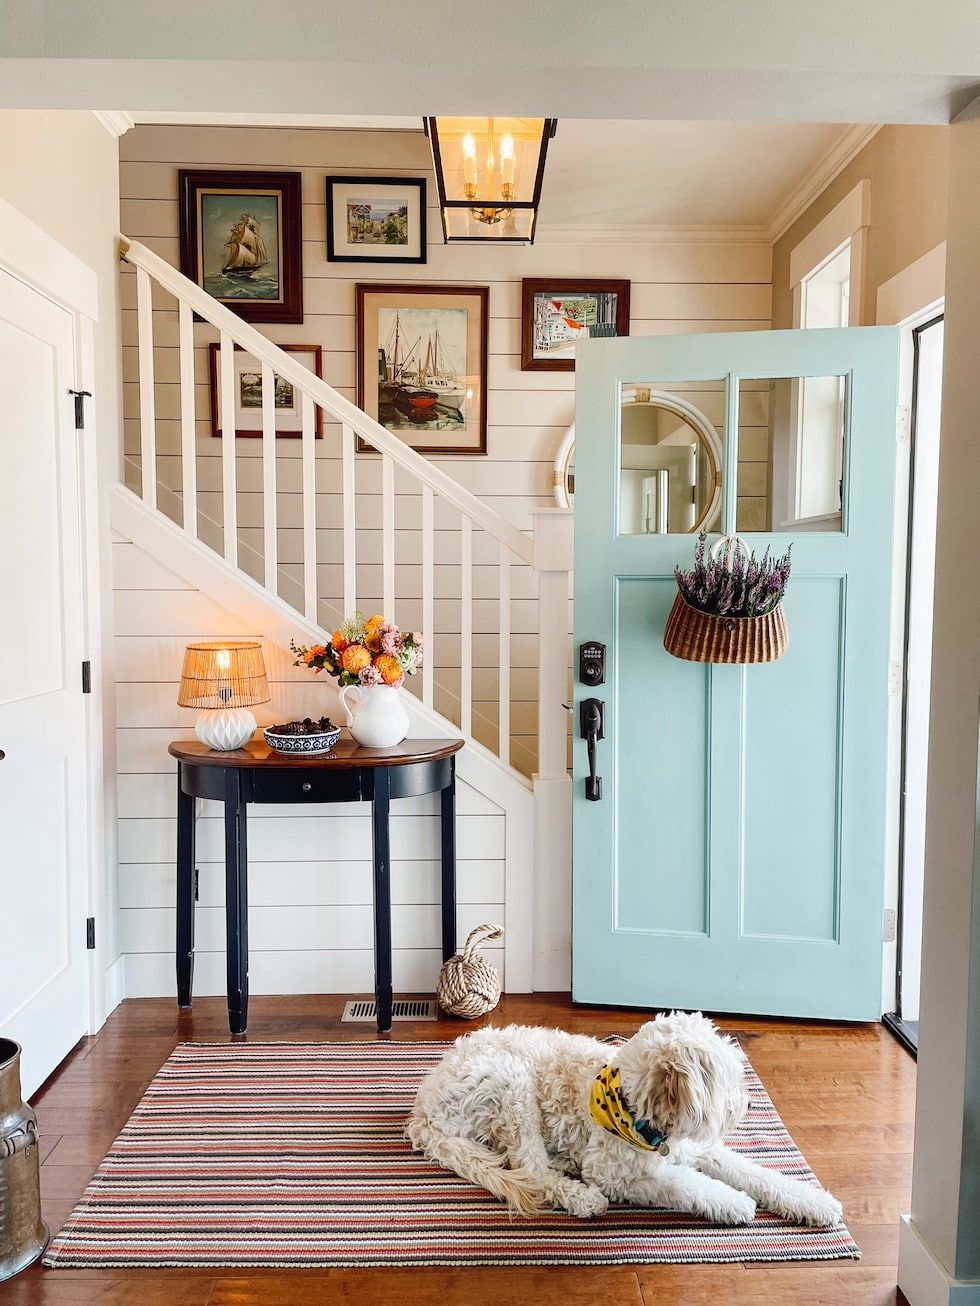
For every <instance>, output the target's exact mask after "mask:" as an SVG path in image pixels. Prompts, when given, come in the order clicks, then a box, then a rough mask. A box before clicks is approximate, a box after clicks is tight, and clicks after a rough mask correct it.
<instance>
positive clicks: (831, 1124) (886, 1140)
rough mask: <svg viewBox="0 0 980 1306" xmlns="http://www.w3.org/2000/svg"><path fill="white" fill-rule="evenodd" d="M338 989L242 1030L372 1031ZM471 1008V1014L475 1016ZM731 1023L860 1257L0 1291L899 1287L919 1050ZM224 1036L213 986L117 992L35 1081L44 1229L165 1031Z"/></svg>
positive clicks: (552, 1295) (434, 1295)
mask: <svg viewBox="0 0 980 1306" xmlns="http://www.w3.org/2000/svg"><path fill="white" fill-rule="evenodd" d="M342 1008H343V999H342V998H340V997H285V998H253V999H252V1001H251V1003H250V1010H249V1038H250V1039H252V1040H259V1041H260V1040H263V1039H300V1040H311V1041H313V1040H317V1039H333V1040H337V1039H344V1040H350V1041H354V1040H367V1041H370V1040H372V1039H374V1038H376V1037H377V1036H376V1034H375V1032H374V1030H373V1028H372V1027H370V1026H364V1025H342V1024H341V1023H340V1013H341V1010H342ZM490 1020H491V1021H492V1022H493V1023H495V1024H506V1023H508V1022H511V1021H514V1022H520V1023H522V1024H542V1025H555V1026H561V1027H563V1028H566V1029H571V1030H576V1031H579V1032H582V1033H595V1034H605V1033H619V1032H622V1033H627V1034H628V1033H630V1032H631V1031H632V1030H634V1029H635V1028H636V1027H637V1025H639V1024H640V1023H641V1022H642V1020H643V1016H642V1014H641V1013H637V1012H635V1011H613V1010H606V1009H602V1010H597V1009H589V1008H582V1007H572V1006H571V1004H570V1002H569V1000H568V998H567V996H565V995H562V994H550V995H549V994H535V995H533V996H528V997H506V998H504V1000H503V1001H502V1003H501V1005H500V1007H499V1009H498V1010H497V1011H496V1012H494V1013H493V1016H492V1017H491V1018H490ZM478 1023H479V1022H478ZM718 1023H719V1025H720V1026H722V1027H723V1028H725V1029H728V1030H731V1031H732V1032H734V1033H737V1034H738V1036H739V1038H740V1040H741V1041H742V1043H743V1046H744V1047H745V1050H746V1052H747V1054H748V1055H749V1057H750V1059H751V1060H752V1063H753V1065H754V1066H755V1068H756V1070H757V1071H758V1073H759V1075H760V1077H761V1078H762V1081H763V1083H764V1084H765V1085H766V1088H767V1089H768V1090H769V1093H770V1095H771V1097H772V1099H773V1102H774V1103H775V1105H776V1109H777V1110H778V1111H779V1113H780V1114H781V1116H782V1117H783V1120H784V1121H785V1122H786V1125H787V1127H788V1129H789V1131H790V1133H791V1134H792V1135H793V1137H794V1138H795V1140H796V1142H797V1144H798V1145H799V1147H800V1149H801V1150H802V1151H803V1153H804V1155H805V1156H806V1158H807V1160H808V1161H809V1162H810V1164H811V1165H812V1167H813V1168H814V1170H815V1171H816V1173H817V1175H818V1176H819V1177H820V1179H821V1181H822V1182H823V1183H824V1184H826V1186H827V1187H828V1188H829V1189H830V1190H831V1191H832V1192H834V1193H836V1195H837V1196H838V1197H839V1198H840V1199H841V1201H842V1202H843V1203H844V1211H845V1215H846V1218H847V1222H848V1225H849V1226H850V1229H851V1232H852V1233H853V1235H854V1237H855V1239H856V1241H857V1243H858V1245H859V1246H860V1247H861V1249H862V1252H863V1257H862V1259H861V1260H860V1261H857V1262H851V1261H832V1262H824V1263H814V1264H788V1265H786V1264H784V1265H761V1264H750V1265H715V1266H711V1265H707V1266H699V1265H687V1266H683V1265H682V1266H671V1265H652V1266H649V1267H635V1268H634V1267H623V1268H617V1267H611V1268H596V1269H583V1268H581V1267H578V1268H569V1269H566V1268H563V1267H554V1268H535V1269H521V1268H514V1269H507V1268H500V1269H468V1270H421V1269H411V1270H332V1271H289V1272H282V1271H274V1270H265V1271H262V1270H250V1271H247V1272H238V1273H236V1272H234V1271H228V1272H221V1271H215V1270H213V1269H208V1270H201V1271H196V1270H143V1271H132V1270H84V1271H83V1270H42V1269H41V1268H40V1266H32V1267H31V1269H29V1270H27V1271H25V1272H24V1273H23V1274H21V1275H20V1276H18V1277H17V1278H16V1279H14V1280H12V1281H10V1282H8V1283H6V1284H4V1285H0V1303H2V1306H7V1304H8V1303H10V1306H89V1303H92V1304H93V1306H94V1303H96V1302H98V1303H100V1306H130V1303H132V1302H139V1303H140V1306H158V1304H159V1306H308V1304H312V1303H335V1302H336V1303H355V1302H356V1303H357V1306H382V1304H384V1306H391V1304H404V1306H423V1304H424V1306H429V1304H430V1303H439V1306H468V1304H471V1303H480V1306H483V1304H484V1303H494V1306H497V1304H501V1306H525V1304H526V1306H549V1303H555V1304H558V1303H560V1306H587V1304H591V1303H598V1302H599V1301H600V1300H601V1301H603V1302H608V1303H614V1304H615V1306H662V1304H663V1303H676V1304H678V1306H680V1304H683V1306H700V1304H701V1303H708V1302H712V1303H715V1302H725V1303H728V1302H745V1303H748V1304H749V1306H756V1304H759V1306H761V1303H780V1302H786V1303H792V1306H825V1304H826V1306H838V1303H846V1306H885V1304H886V1303H894V1302H896V1301H900V1300H901V1298H900V1297H899V1296H898V1295H897V1293H896V1289H895V1286H894V1285H895V1265H896V1260H897V1256H898V1218H899V1215H900V1214H901V1213H902V1212H904V1211H907V1210H908V1208H909V1187H910V1179H911V1165H912V1155H911V1154H912V1118H913V1106H914V1100H915V1063H914V1062H913V1060H912V1058H911V1057H910V1056H909V1055H908V1054H907V1053H906V1052H905V1051H904V1050H903V1049H902V1048H901V1047H900V1046H899V1045H898V1043H897V1042H896V1041H895V1040H894V1039H893V1038H892V1037H891V1036H890V1035H889V1034H888V1033H887V1032H886V1031H885V1030H884V1029H882V1028H880V1027H878V1026H874V1025H863V1026H843V1025H818V1024H810V1023H803V1022H791V1021H776V1020H768V1021H767V1020H754V1019H739V1018H732V1019H719V1021H718ZM464 1028H469V1026H464V1025H462V1023H461V1022H459V1021H450V1020H445V1019H443V1020H440V1021H437V1022H436V1023H434V1024H433V1023H431V1022H427V1023H419V1024H398V1025H396V1026H395V1030H394V1033H393V1035H392V1037H393V1038H394V1039H395V1040H397V1039H400V1038H401V1039H450V1038H455V1037H457V1036H458V1035H459V1034H460V1033H461V1032H463V1030H464ZM228 1037H229V1035H228V1026H227V1019H226V1012H225V1005H224V1002H223V1001H221V1000H219V999H215V998H202V999H198V1000H197V1002H196V1003H195V1006H194V1010H193V1012H178V1011H177V1009H176V1008H175V1006H174V1003H173V1001H171V1000H168V999H144V1000H138V1001H130V1002H125V1003H123V1005H122V1006H121V1007H119V1008H118V1009H117V1010H116V1012H114V1014H113V1015H112V1016H111V1017H110V1019H109V1020H108V1022H107V1023H106V1025H105V1027H104V1028H103V1029H102V1030H101V1031H100V1033H99V1034H98V1035H97V1036H96V1037H95V1038H90V1039H84V1040H83V1041H82V1042H81V1043H80V1044H79V1045H78V1047H77V1048H76V1049H75V1050H74V1051H73V1052H72V1054H71V1055H70V1056H69V1057H68V1059H67V1060H66V1061H65V1062H64V1064H63V1065H62V1066H61V1067H60V1069H59V1070H58V1071H57V1072H56V1073H55V1074H54V1075H53V1076H52V1078H51V1079H50V1080H49V1081H48V1083H47V1084H46V1085H45V1086H44V1088H43V1089H42V1090H41V1092H40V1093H39V1094H37V1095H36V1097H35V1101H34V1105H35V1106H36V1109H37V1113H38V1119H39V1123H40V1127H41V1132H42V1136H41V1157H42V1165H41V1196H42V1201H43V1205H44V1214H45V1219H46V1220H47V1221H48V1223H49V1225H50V1227H51V1229H52V1231H54V1230H56V1229H58V1228H60V1227H61V1225H62V1224H63V1223H64V1221H65V1220H66V1219H67V1217H68V1214H69V1212H70V1211H71V1209H72V1207H73V1205H74V1203H75V1201H76V1199H77V1198H78V1196H79V1194H80V1193H81V1192H82V1189H83V1188H84V1187H85V1184H86V1183H87V1182H88V1179H89V1178H90V1176H91V1175H92V1173H93V1171H94V1170H95V1168H96V1166H97V1165H98V1163H99V1162H100V1161H101V1160H102V1157H103V1156H104V1155H105V1153H106V1151H107V1150H108V1148H109V1146H110V1144H111V1143H112V1141H113V1140H114V1138H115V1137H116V1135H117V1134H118V1132H119V1130H120V1129H121V1128H122V1126H123V1125H124V1124H125V1122H126V1120H127V1118H128V1116H129V1114H130V1112H131V1111H132V1109H133V1107H134V1106H135V1105H136V1103H137V1102H138V1101H139V1099H140V1097H141V1096H142V1094H143V1092H144V1090H145V1088H146V1086H147V1084H148V1083H149V1081H150V1079H151V1078H152V1077H153V1075H154V1074H155V1073H156V1071H157V1070H158V1069H159V1067H160V1065H161V1064H162V1063H163V1061H164V1060H165V1059H166V1058H167V1056H168V1055H169V1053H170V1051H171V1049H172V1048H173V1047H174V1045H175V1044H176V1043H178V1042H181V1041H189V1040H211V1041H215V1040H224V1039H227V1038H228Z"/></svg>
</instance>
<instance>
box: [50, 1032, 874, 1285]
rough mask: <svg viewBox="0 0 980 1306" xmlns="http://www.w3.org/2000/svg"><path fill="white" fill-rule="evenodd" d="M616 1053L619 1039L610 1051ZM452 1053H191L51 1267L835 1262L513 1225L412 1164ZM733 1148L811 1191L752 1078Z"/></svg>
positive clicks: (586, 1227) (826, 1241) (676, 1220)
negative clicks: (428, 1077)
mask: <svg viewBox="0 0 980 1306" xmlns="http://www.w3.org/2000/svg"><path fill="white" fill-rule="evenodd" d="M617 1041H618V1040H617ZM448 1046H449V1045H448V1044H446V1043H247V1044H202V1043H184V1044H181V1045H180V1046H178V1047H177V1048H176V1050H175V1051H174V1053H173V1055H172V1056H171V1057H170V1059H169V1060H168V1061H167V1063H166V1064H165V1065H164V1066H163V1068H162V1069H161V1070H160V1072H159V1073H158V1074H157V1076H156V1078H155V1079H154V1080H153V1082H152V1083H151V1084H150V1087H149V1088H148V1089H147V1091H146V1094H145V1096H144V1097H143V1099H142V1101H141V1102H140V1104H139V1106H138V1107H137V1108H136V1110H135V1111H134V1113H133V1115H132V1117H131V1118H130V1120H129V1122H128V1124H127V1125H126V1126H125V1128H124V1129H123V1131H122V1133H121V1134H120V1135H119V1137H118V1138H117V1139H116V1141H115V1143H113V1145H112V1148H111V1150H110V1152H109V1155H108V1156H107V1157H106V1158H105V1160H104V1161H103V1162H102V1164H101V1165H100V1166H99V1169H98V1171H97V1172H96V1174H95V1177H94V1178H93V1179H92V1181H91V1183H90V1184H89V1186H88V1188H87V1189H86V1191H85V1193H84V1195H83V1196H82V1198H81V1200H80V1201H79V1203H78V1205H77V1206H76V1207H75V1210H74V1211H73V1212H72V1215H71V1217H70V1218H69V1220H68V1222H67V1224H66V1225H65V1227H64V1228H63V1229H62V1231H61V1232H60V1233H59V1234H58V1236H57V1237H56V1238H54V1239H53V1241H52V1242H51V1245H50V1247H49V1249H48V1252H47V1254H46V1255H45V1257H44V1264H45V1265H48V1266H54V1267H93V1268H97V1267H117V1266H136V1267H141V1266H142V1267H147V1268H149V1267H152V1266H222V1267H240V1268H246V1267H256V1266H282V1267H283V1268H287V1267H320V1268H326V1267H331V1266H348V1267H350V1266H379V1265H389V1266H408V1265H442V1266H461V1265H623V1264H650V1263H654V1262H660V1261H665V1262H666V1261H670V1262H685V1261H791V1260H832V1259H837V1258H846V1257H852V1256H858V1255H860V1253H859V1251H858V1248H857V1246H856V1245H855V1243H854V1241H853V1239H852V1238H851V1236H850V1234H849V1233H848V1232H847V1230H846V1229H844V1228H838V1229H833V1230H826V1229H824V1230H821V1229H805V1228H801V1227H799V1226H795V1225H791V1224H787V1223H786V1222H785V1221H783V1220H780V1219H778V1218H776V1217H775V1216H772V1215H769V1214H765V1213H762V1214H760V1215H759V1216H758V1218H757V1219H756V1220H755V1221H754V1223H753V1224H751V1225H749V1226H747V1227H745V1228H738V1229H730V1228H724V1227H720V1226H716V1225H712V1224H709V1223H707V1222H706V1221H704V1220H700V1219H697V1218H694V1217H691V1216H685V1215H681V1214H679V1213H677V1212H671V1211H664V1210H635V1209H632V1208H628V1207H614V1208H612V1209H611V1210H610V1211H609V1213H608V1214H607V1215H605V1216H603V1217H602V1218H601V1219H598V1220H588V1221H583V1220H576V1219H573V1218H572V1217H571V1216H566V1215H558V1214H554V1215H550V1216H545V1217H541V1218H539V1219H535V1220H524V1219H518V1218H514V1217H511V1216H510V1215H509V1214H508V1212H507V1210H506V1209H505V1208H504V1207H503V1206H502V1205H501V1204H500V1203H499V1202H497V1201H495V1200H494V1199H493V1198H492V1197H490V1196H489V1194H487V1193H485V1192H483V1191H482V1190H481V1189H478V1188H474V1187H472V1186H471V1185H470V1184H468V1183H466V1182H465V1181H463V1180H462V1179H458V1178H457V1177H456V1176H455V1175H453V1174H450V1173H449V1172H447V1171H445V1170H441V1169H439V1168H438V1167H436V1166H433V1165H431V1164H430V1163H429V1162H427V1161H425V1160H424V1159H422V1158H421V1157H419V1156H417V1155H415V1154H413V1152H412V1151H411V1149H410V1147H409V1146H408V1144H407V1143H406V1141H405V1140H404V1138H403V1136H402V1129H403V1126H404V1122H405V1117H406V1115H407V1113H408V1110H409V1108H410V1106H411V1104H412V1101H413V1098H414V1094H415V1089H416V1087H417V1085H418V1083H419V1081H420V1080H421V1078H422V1076H423V1075H424V1074H425V1073H426V1072H427V1071H428V1070H430V1069H431V1068H432V1067H433V1066H434V1065H435V1064H436V1062H437V1061H438V1060H439V1058H440V1057H441V1056H442V1054H443V1052H444V1051H445V1049H446V1048H447V1047H448ZM746 1074H747V1076H748V1082H749V1087H750V1092H751V1107H750V1110H749V1113H748V1116H747V1118H746V1120H745V1122H744V1123H743V1124H742V1126H741V1127H740V1128H739V1130H738V1133H737V1135H736V1136H735V1137H733V1138H732V1139H731V1140H730V1141H731V1143H732V1145H733V1146H734V1147H736V1148H738V1150H739V1151H742V1152H745V1153H747V1154H750V1155H752V1156H753V1157H754V1158H755V1159H756V1160H758V1161H760V1162H762V1163H763V1164H765V1165H772V1166H775V1167H778V1168H779V1169H780V1170H782V1171H783V1172H784V1173H786V1174H791V1175H795V1176H797V1177H799V1178H802V1179H812V1178H813V1174H812V1171H811V1170H810V1169H809V1167H808V1166H807V1164H806V1162H805V1161H804V1159H803V1157H802V1156H801V1155H800V1153H799V1151H798V1150H797V1148H796V1146H795V1144H794V1143H793V1140H792V1139H791V1138H790V1136H789V1134H788V1133H787V1131H786V1128H785V1126H784V1125H783V1122H782V1121H781V1120H780V1118H779V1116H778V1115H777V1114H776V1110H775V1108H774V1107H773V1105H772V1102H771V1101H770V1100H769V1096H768V1094H767V1093H766V1091H765V1089H764V1088H763V1087H762V1084H761V1083H760V1082H759V1079H758V1078H757V1076H756V1075H755V1073H754V1072H753V1071H752V1069H751V1067H749V1066H747V1067H746Z"/></svg>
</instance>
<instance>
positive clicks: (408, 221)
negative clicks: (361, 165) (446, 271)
mask: <svg viewBox="0 0 980 1306" xmlns="http://www.w3.org/2000/svg"><path fill="white" fill-rule="evenodd" d="M326 183H327V258H328V259H330V261H331V262H333V263H424V262H425V259H426V248H425V178H424V177H327V179H326Z"/></svg>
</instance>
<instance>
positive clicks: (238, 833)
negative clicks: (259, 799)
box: [225, 766, 248, 1034]
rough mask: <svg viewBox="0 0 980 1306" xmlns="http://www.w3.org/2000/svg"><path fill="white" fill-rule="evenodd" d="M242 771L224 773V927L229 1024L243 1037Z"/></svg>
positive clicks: (245, 954)
mask: <svg viewBox="0 0 980 1306" xmlns="http://www.w3.org/2000/svg"><path fill="white" fill-rule="evenodd" d="M245 812H246V807H245V803H244V802H243V801H242V790H241V772H240V771H239V770H238V769H237V767H231V766H230V767H228V768H227V770H226V771H225V926H226V949H227V961H228V1025H229V1028H230V1029H231V1032H232V1033H233V1034H244V1033H245V1027H246V1026H247V1024H248V853H247V846H246V836H245V829H246V821H245Z"/></svg>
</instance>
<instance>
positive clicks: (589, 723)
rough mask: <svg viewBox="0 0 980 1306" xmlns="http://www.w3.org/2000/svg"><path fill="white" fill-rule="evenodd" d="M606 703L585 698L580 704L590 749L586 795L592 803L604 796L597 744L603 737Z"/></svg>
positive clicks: (584, 734) (581, 727) (585, 738)
mask: <svg viewBox="0 0 980 1306" xmlns="http://www.w3.org/2000/svg"><path fill="white" fill-rule="evenodd" d="M604 707H605V704H604V703H603V702H602V699H600V698H583V699H582V701H581V703H580V704H579V728H580V730H581V732H582V738H583V739H584V740H585V741H586V743H587V745H588V749H589V774H588V775H587V776H586V779H585V796H586V798H587V799H588V800H589V802H590V803H597V802H598V801H599V799H600V798H601V797H602V777H601V776H598V775H596V745H597V744H598V742H599V740H600V739H603V738H604V737H605V736H604V731H603V718H604V711H603V709H604Z"/></svg>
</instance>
